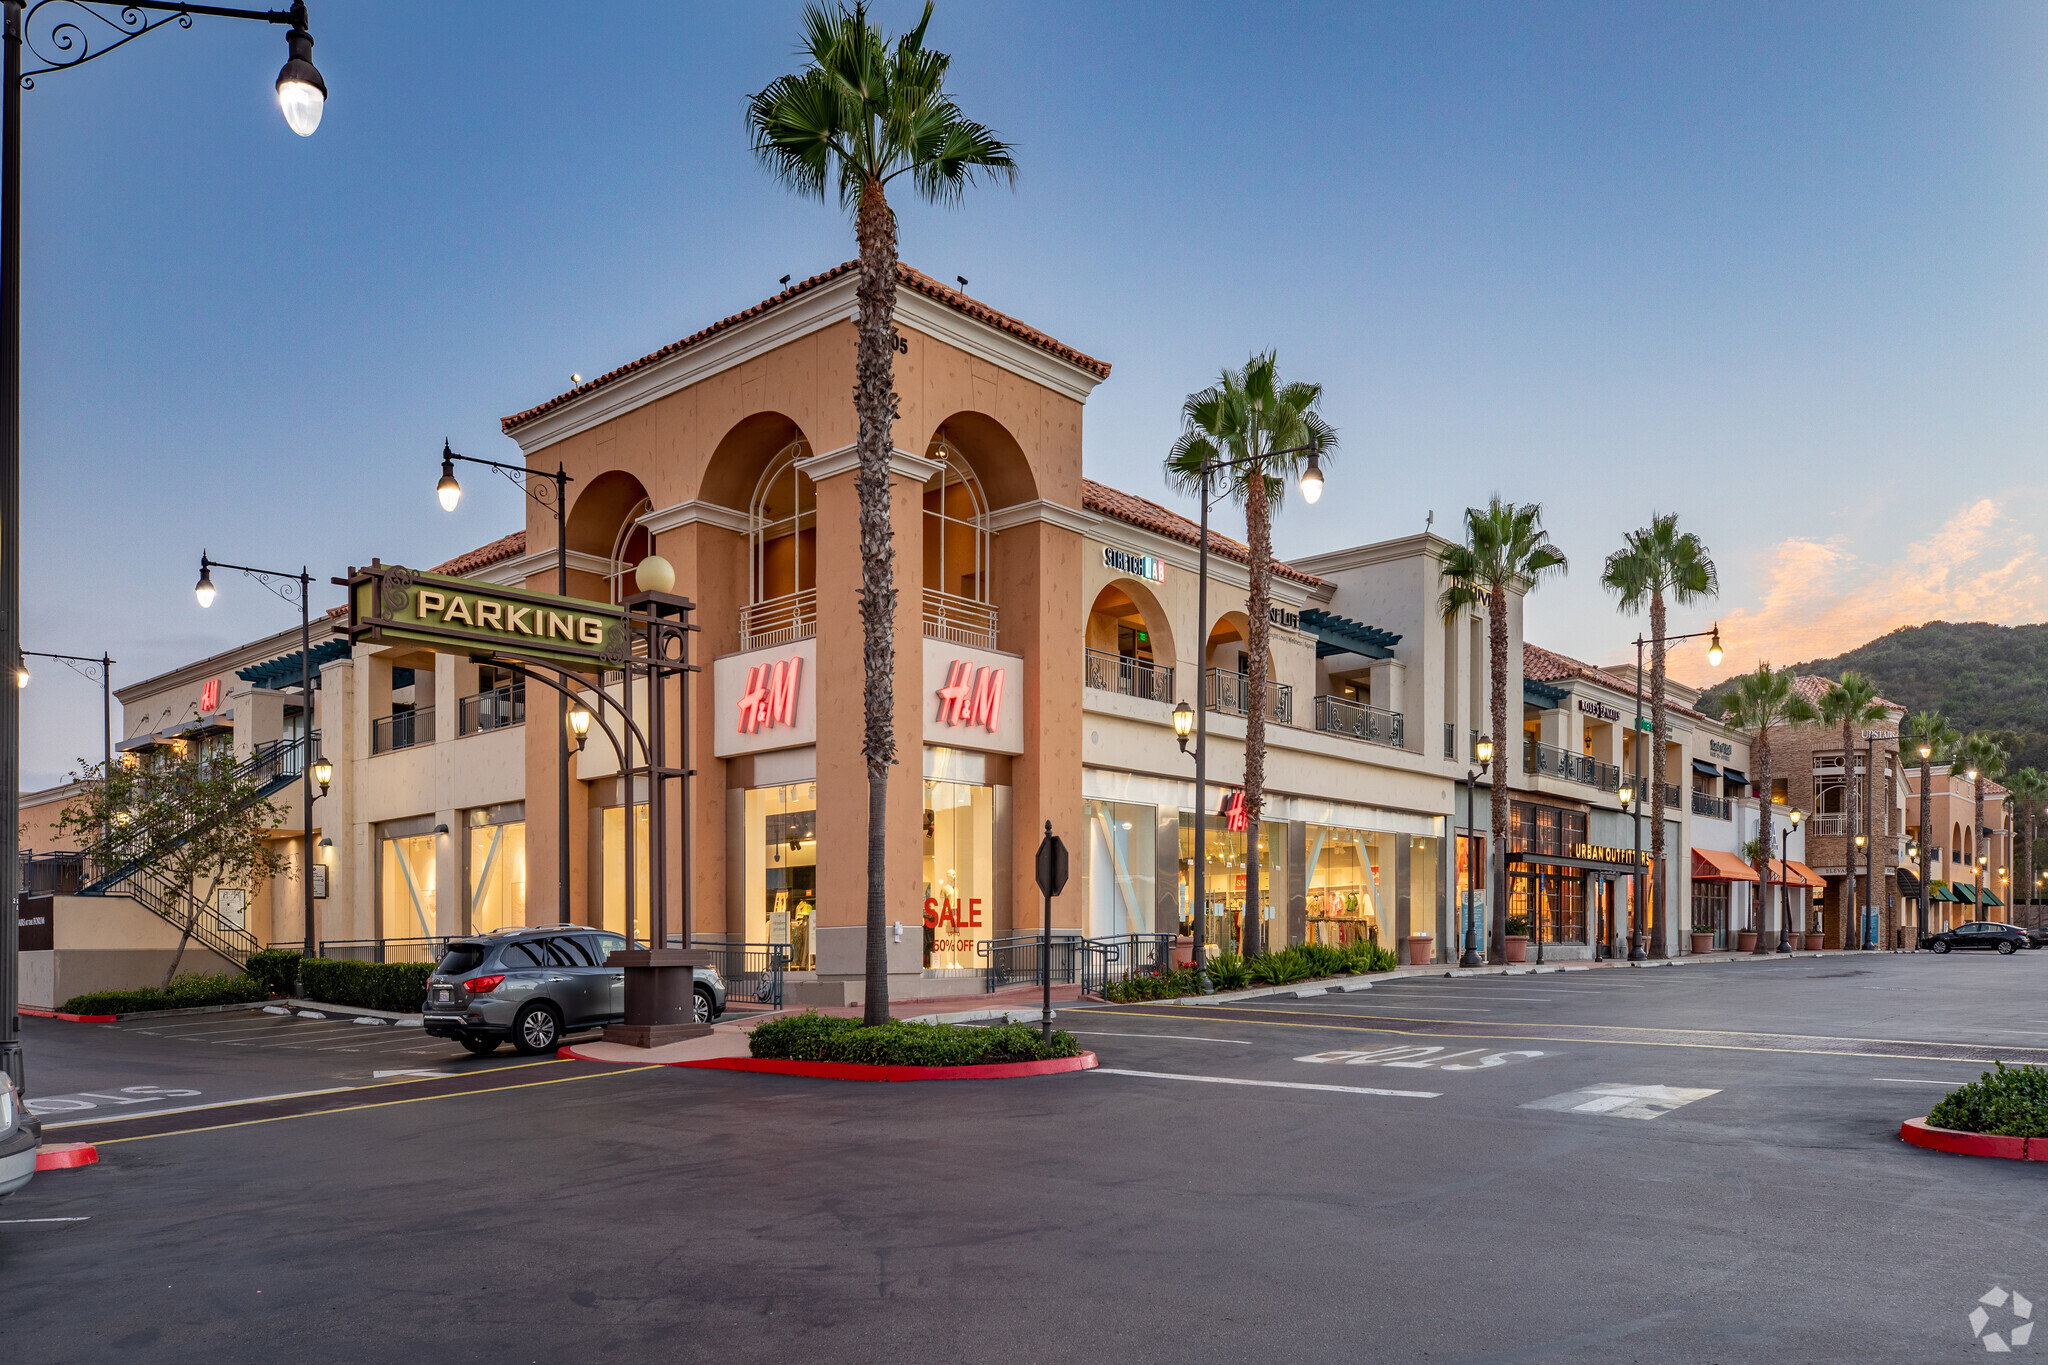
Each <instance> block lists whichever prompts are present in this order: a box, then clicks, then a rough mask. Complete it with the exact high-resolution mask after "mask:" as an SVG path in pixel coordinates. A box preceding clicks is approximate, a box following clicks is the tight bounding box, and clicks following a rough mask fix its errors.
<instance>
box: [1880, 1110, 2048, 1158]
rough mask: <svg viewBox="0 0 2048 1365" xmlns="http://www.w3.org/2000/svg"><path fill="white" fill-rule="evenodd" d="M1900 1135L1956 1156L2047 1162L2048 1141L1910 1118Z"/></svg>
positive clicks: (1935, 1150)
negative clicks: (1939, 1124) (1951, 1126)
mask: <svg viewBox="0 0 2048 1365" xmlns="http://www.w3.org/2000/svg"><path fill="white" fill-rule="evenodd" d="M1899 1136H1900V1137H1902V1138H1904V1139H1905V1140H1906V1141H1907V1142H1910V1143H1912V1144H1913V1145H1914V1146H1915V1147H1925V1148H1927V1149H1928V1150H1929V1151H1933V1152H1952V1153H1954V1154H1955V1155H1957V1156H1995V1157H2002V1158H2004V1159H2005V1160H2007V1161H2048V1138H2023V1137H2000V1136H1999V1135H1997V1134H1995V1133H1964V1132H1960V1131H1958V1130H1957V1129H1954V1128H1936V1127H1934V1126H1933V1125H1932V1124H1930V1123H1928V1122H1927V1120H1926V1118H1925V1117H1922V1118H1917V1119H1907V1120H1906V1121H1905V1122H1904V1123H1902V1124H1900V1125H1899Z"/></svg>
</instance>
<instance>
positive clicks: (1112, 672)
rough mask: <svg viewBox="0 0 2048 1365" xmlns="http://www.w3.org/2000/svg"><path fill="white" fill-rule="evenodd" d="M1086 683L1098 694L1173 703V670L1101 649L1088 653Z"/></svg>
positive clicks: (1084, 674) (1083, 680)
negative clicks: (1107, 693) (1120, 695)
mask: <svg viewBox="0 0 2048 1365" xmlns="http://www.w3.org/2000/svg"><path fill="white" fill-rule="evenodd" d="M1082 682H1083V683H1084V684H1085V685H1087V686H1089V687H1092V688H1094V689H1095V690H1096V691H1098V692H1116V693H1120V694H1122V695H1123V696H1126V697H1136V698H1138V699H1139V700H1140V701H1163V702H1168V703H1171V702H1172V701H1173V670H1172V669H1170V668H1161V667H1160V666H1158V665H1157V664H1153V663H1148V662H1147V661H1145V660H1143V659H1132V658H1126V657H1125V656H1124V655H1121V654H1110V653H1106V652H1104V651H1103V650H1099V649H1091V650H1089V651H1088V657H1087V660H1086V665H1085V670H1084V672H1083V675H1082Z"/></svg>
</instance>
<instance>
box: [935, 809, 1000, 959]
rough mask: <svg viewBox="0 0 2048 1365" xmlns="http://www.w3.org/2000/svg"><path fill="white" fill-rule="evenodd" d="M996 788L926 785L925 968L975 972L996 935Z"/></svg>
mask: <svg viewBox="0 0 2048 1365" xmlns="http://www.w3.org/2000/svg"><path fill="white" fill-rule="evenodd" d="M995 922H996V902H995V788H994V787H982V786H976V785H974V784H972V783H968V782H937V781H931V780H927V781H926V782H925V784H924V965H925V968H926V969H927V970H930V971H949V970H961V969H972V968H978V967H980V966H981V965H982V963H981V962H980V960H979V959H978V958H977V956H976V949H975V945H976V944H978V943H984V942H987V941H988V940H989V939H991V938H993V937H994V936H995Z"/></svg>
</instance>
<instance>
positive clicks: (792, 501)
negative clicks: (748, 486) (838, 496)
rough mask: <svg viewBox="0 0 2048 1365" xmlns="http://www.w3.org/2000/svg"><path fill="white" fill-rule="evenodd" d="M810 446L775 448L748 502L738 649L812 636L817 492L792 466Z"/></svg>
mask: <svg viewBox="0 0 2048 1365" xmlns="http://www.w3.org/2000/svg"><path fill="white" fill-rule="evenodd" d="M810 454H811V447H810V444H809V443H808V442H806V441H792V442H790V443H789V444H788V445H786V446H784V447H783V448H782V449H781V450H780V451H778V452H776V455H775V458H774V459H772V460H770V461H768V466H767V468H766V469H764V470H762V471H761V478H760V481H759V482H757V483H756V484H755V485H754V500H753V502H752V503H751V504H749V505H748V508H747V514H748V522H749V525H748V530H747V602H748V606H747V609H746V611H745V612H743V613H742V614H741V617H740V623H741V624H740V634H741V637H742V638H741V641H740V647H741V648H743V649H753V648H756V647H757V646H761V645H775V644H787V643H789V642H790V641H792V640H803V639H808V638H810V637H811V636H813V635H815V634H817V630H818V625H817V590H818V493H817V489H816V488H814V487H813V486H812V484H811V476H810V475H808V474H806V473H804V472H803V471H802V470H801V469H798V468H797V462H798V461H799V460H805V459H809V458H810Z"/></svg>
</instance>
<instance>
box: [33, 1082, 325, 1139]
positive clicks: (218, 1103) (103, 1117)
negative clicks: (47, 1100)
mask: <svg viewBox="0 0 2048 1365" xmlns="http://www.w3.org/2000/svg"><path fill="white" fill-rule="evenodd" d="M357 1088H358V1087H356V1086H353V1085H330V1086H328V1087H327V1088H326V1089H325V1090H293V1091H290V1092H288V1093H286V1094H283V1095H252V1096H250V1097H249V1098H247V1099H241V1100H214V1101H213V1102H212V1103H210V1104H187V1105H181V1106H179V1107H178V1108H176V1109H145V1110H137V1111H135V1112H133V1113H128V1114H98V1115H95V1116H94V1117H92V1118H89V1119H69V1120H66V1121H65V1122H63V1123H46V1124H44V1125H43V1130H44V1131H45V1132H48V1131H49V1130H51V1129H53V1128H78V1127H82V1126H83V1125H85V1124H88V1123H93V1124H99V1123H119V1122H121V1121H123V1120H125V1119H160V1118H162V1117H163V1116H164V1115H166V1114H196V1113H198V1112H199V1111H200V1110H202V1109H225V1108H228V1107H229V1106H230V1105H236V1104H262V1103H263V1102H264V1101H265V1100H302V1099H305V1098H307V1097H308V1096H311V1095H339V1094H340V1093H341V1092H342V1091H344V1090H355V1089H357Z"/></svg>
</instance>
